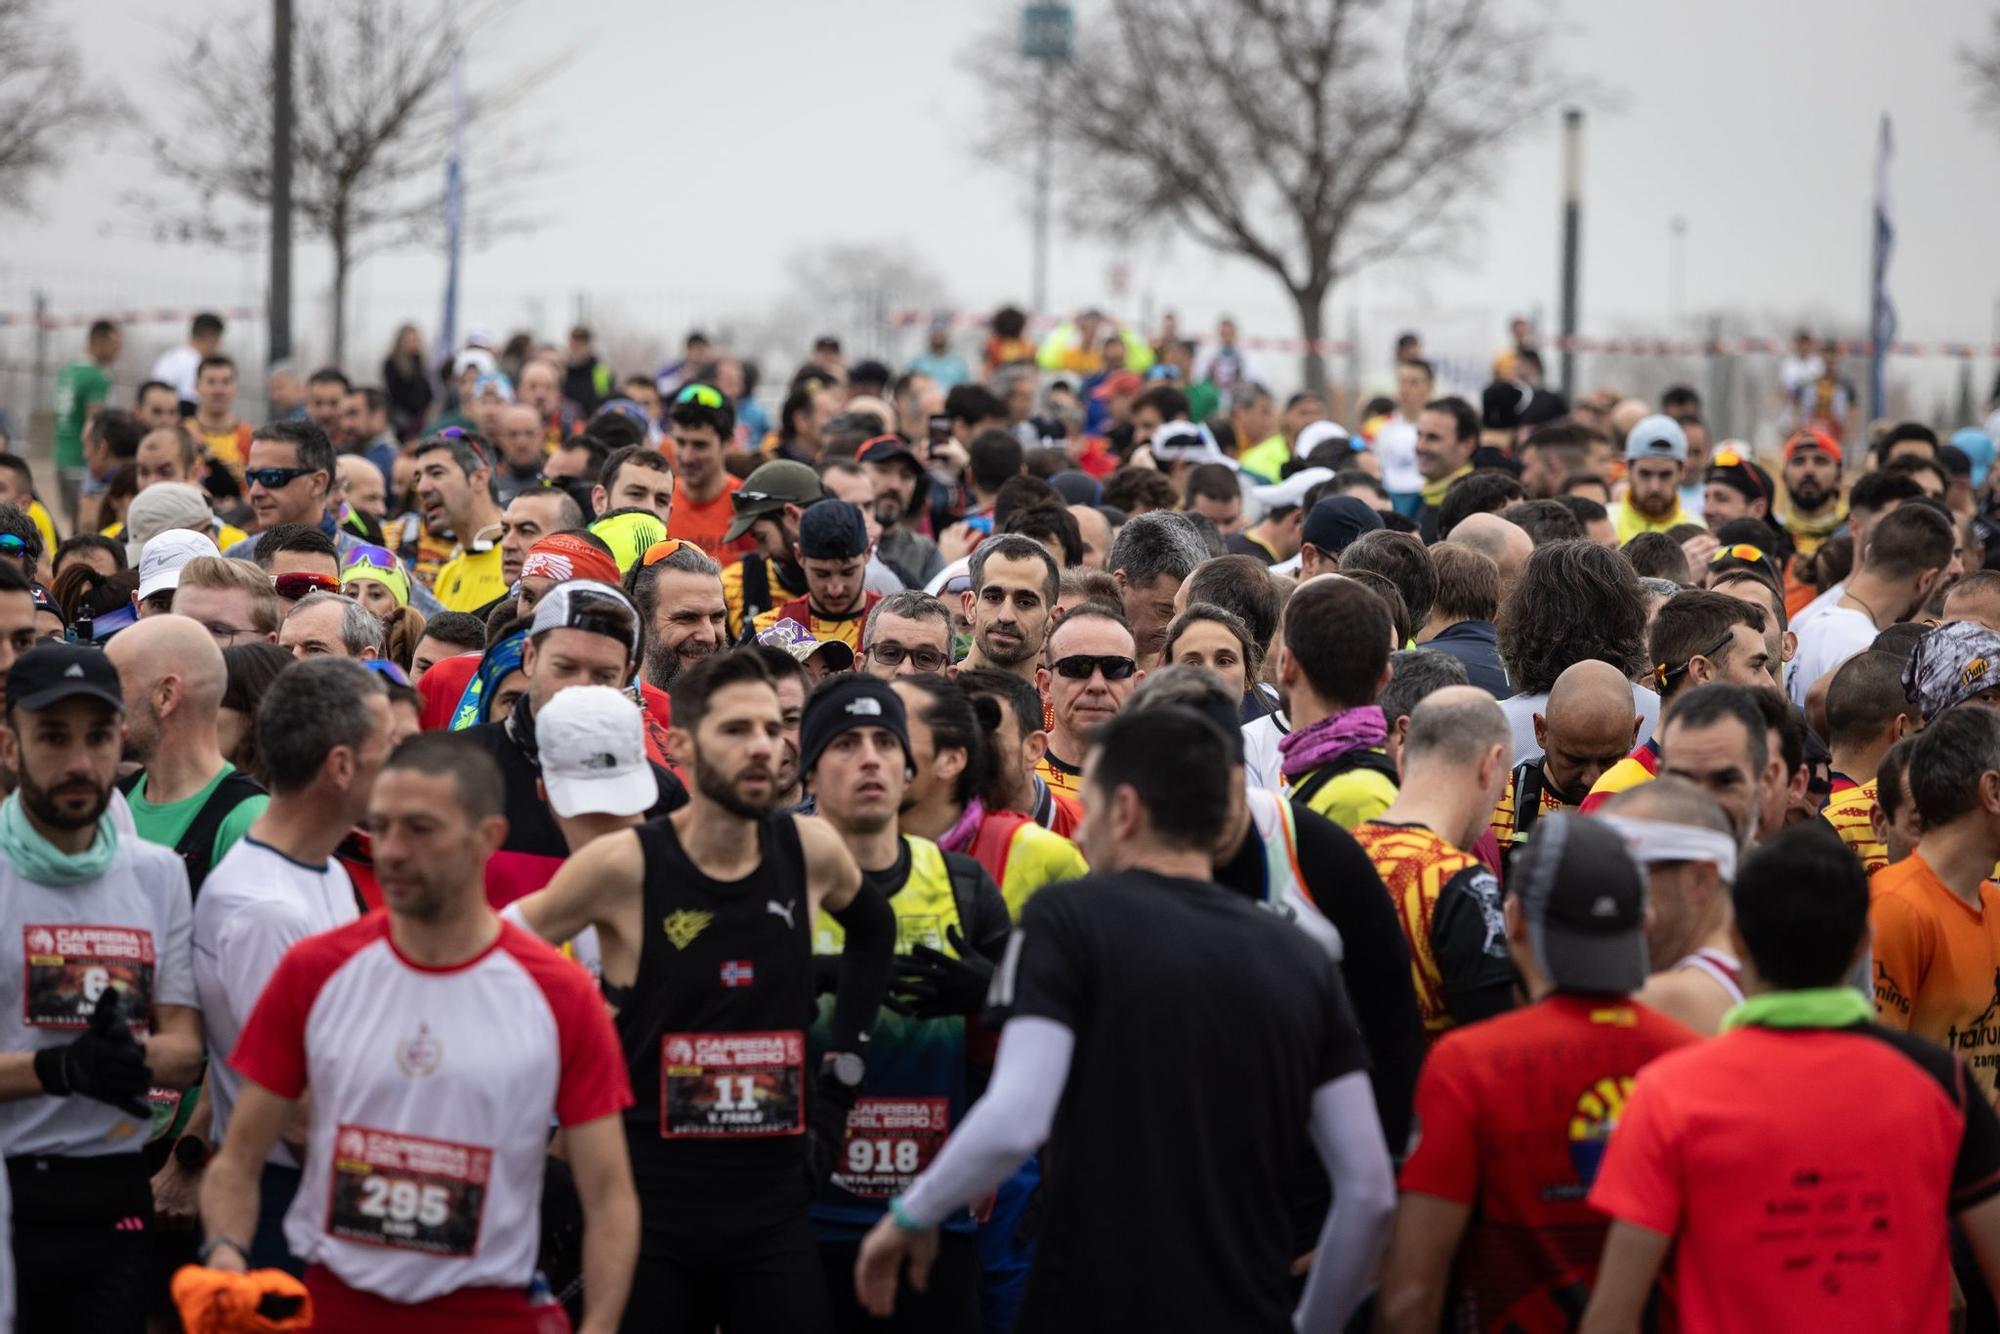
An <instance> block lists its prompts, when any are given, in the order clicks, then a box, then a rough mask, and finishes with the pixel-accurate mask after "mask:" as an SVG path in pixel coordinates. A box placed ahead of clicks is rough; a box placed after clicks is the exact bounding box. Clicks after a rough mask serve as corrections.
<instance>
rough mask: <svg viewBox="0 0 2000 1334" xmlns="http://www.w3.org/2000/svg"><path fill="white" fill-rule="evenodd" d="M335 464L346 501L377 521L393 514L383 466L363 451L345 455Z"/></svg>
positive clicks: (342, 494)
mask: <svg viewBox="0 0 2000 1334" xmlns="http://www.w3.org/2000/svg"><path fill="white" fill-rule="evenodd" d="M333 466H334V472H335V474H336V480H337V481H338V482H339V483H340V498H341V499H342V500H344V501H346V502H347V503H348V504H349V505H351V506H353V507H354V508H355V509H356V510H357V511H359V512H360V513H362V514H365V515H367V516H368V517H369V518H371V519H373V520H375V522H377V523H380V522H382V520H383V519H385V518H387V517H388V516H389V488H388V486H387V485H386V484H385V483H384V482H383V481H382V470H381V469H379V468H377V467H376V466H375V465H374V464H372V463H370V462H369V461H368V460H367V459H365V458H363V457H362V456H361V455H359V454H342V455H341V456H340V457H339V458H337V459H335V460H334V461H333Z"/></svg>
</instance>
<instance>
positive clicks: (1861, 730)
mask: <svg viewBox="0 0 2000 1334" xmlns="http://www.w3.org/2000/svg"><path fill="white" fill-rule="evenodd" d="M1826 724H1827V733H1828V736H1827V741H1828V744H1829V745H1830V746H1831V747H1832V750H1833V791H1832V792H1831V794H1829V795H1828V797H1827V801H1826V809H1825V810H1824V811H1822V812H1821V813H1820V816H1821V818H1822V819H1824V820H1825V821H1826V822H1827V823H1828V824H1830V825H1832V826H1833V832H1834V833H1836V834H1839V835H1840V837H1841V841H1842V842H1844V843H1846V844H1847V846H1848V847H1850V848H1853V849H1854V853H1855V855H1856V856H1858V857H1859V858H1861V869H1862V870H1863V871H1866V872H1867V873H1868V874H1869V875H1873V874H1875V872H1877V871H1879V870H1881V869H1882V868H1883V867H1885V866H1887V865H1888V864H1889V853H1888V851H1887V849H1885V848H1884V847H1883V846H1882V841H1881V840H1880V839H1878V838H1876V837H1875V825H1874V817H1875V772H1876V770H1877V769H1878V768H1879V767H1880V766H1881V763H1882V756H1883V755H1884V754H1886V753H1887V751H1888V749H1889V747H1891V746H1893V745H1895V744H1896V743H1897V742H1898V741H1900V740H1902V739H1903V737H1904V736H1906V735H1908V734H1910V733H1913V732H1915V731H1916V730H1917V729H1918V728H1919V727H1921V726H1922V725H1923V724H1922V722H1921V721H1920V720H1919V718H1918V717H1917V710H1916V707H1915V706H1914V705H1912V704H1911V703H1910V702H1909V701H1908V700H1907V699H1905V698H1904V696H1903V660H1902V659H1901V658H1899V657H1897V656H1896V655H1895V654H1893V653H1880V652H1870V653H1857V654H1855V655H1854V656H1853V657H1851V658H1849V659H1848V660H1847V661H1846V662H1844V663H1842V664H1841V665H1840V669H1839V670H1838V671H1836V672H1835V673H1834V674H1833V684H1832V685H1830V686H1828V687H1827V692H1826Z"/></svg>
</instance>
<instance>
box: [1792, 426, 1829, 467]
mask: <svg viewBox="0 0 2000 1334" xmlns="http://www.w3.org/2000/svg"><path fill="white" fill-rule="evenodd" d="M1801 449H1817V450H1818V451H1819V452H1820V453H1822V454H1824V455H1826V456H1827V457H1828V458H1830V459H1832V460H1833V461H1834V462H1835V463H1838V462H1840V442H1839V441H1838V440H1836V439H1834V438H1833V437H1832V436H1830V435H1828V434H1827V433H1826V432H1825V431H1820V430H1815V429H1814V428H1812V427H1810V426H1808V427H1807V428H1806V429H1805V430H1803V431H1800V432H1798V433H1797V434H1795V435H1793V436H1792V438H1791V439H1789V440H1787V441H1786V442H1785V462H1787V463H1790V462H1791V461H1792V455H1794V454H1796V453H1797V452H1798V451H1800V450H1801Z"/></svg>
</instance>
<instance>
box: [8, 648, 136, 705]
mask: <svg viewBox="0 0 2000 1334" xmlns="http://www.w3.org/2000/svg"><path fill="white" fill-rule="evenodd" d="M77 695H86V696H88V697H90V698H92V699H101V700H103V701H104V702H105V703H106V704H109V705H110V706H111V707H112V708H114V709H116V710H118V711H119V712H120V713H123V712H124V711H125V692H124V691H123V690H121V689H119V686H118V669H117V668H115V667H113V666H112V665H111V659H109V658H107V657H106V656H104V650H103V649H96V648H83V647H81V646H79V645H76V644H58V643H56V642H54V641H53V640H49V641H44V642H43V643H40V644H37V645H35V646H34V647H33V648H31V649H29V650H28V651H27V652H26V653H23V654H22V655H21V656H20V657H18V658H16V659H15V660H14V665H13V666H12V667H9V668H8V669H7V705H8V707H9V708H12V709H26V710H28V711H29V712H30V713H34V712H38V711H40V710H42V709H46V708H48V707H49V706H50V705H52V704H60V703H61V702H62V701H64V700H66V699H70V698H72V697H73V696H77Z"/></svg>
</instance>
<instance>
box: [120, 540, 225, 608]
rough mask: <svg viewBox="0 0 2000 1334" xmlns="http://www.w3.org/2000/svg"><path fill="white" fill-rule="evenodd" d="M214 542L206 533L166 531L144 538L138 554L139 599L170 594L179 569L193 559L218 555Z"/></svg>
mask: <svg viewBox="0 0 2000 1334" xmlns="http://www.w3.org/2000/svg"><path fill="white" fill-rule="evenodd" d="M221 554H222V553H221V552H220V551H218V550H217V549H216V546H215V540H214V539H213V538H211V537H210V536H209V535H208V534H207V533H194V532H189V531H188V530H187V529H185V528H170V529H168V530H167V531H166V532H164V533H161V534H160V535H159V536H158V537H151V538H148V539H146V545H145V546H144V547H143V548H141V549H140V551H139V600H140V601H141V602H144V601H145V600H146V599H147V598H149V597H151V596H153V594H155V593H171V592H172V591H173V590H174V589H176V588H179V587H180V583H181V567H182V566H184V565H186V564H187V563H188V562H189V561H191V560H193V559H194V558H195V557H197V556H220V555H221Z"/></svg>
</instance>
